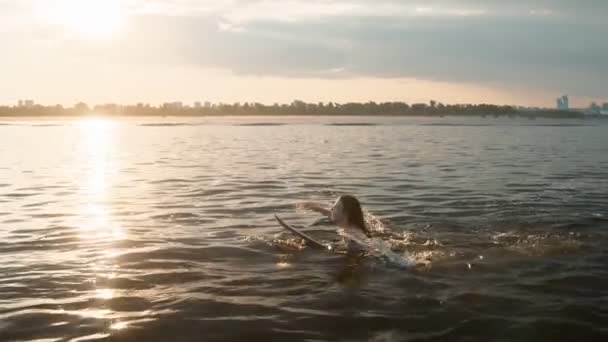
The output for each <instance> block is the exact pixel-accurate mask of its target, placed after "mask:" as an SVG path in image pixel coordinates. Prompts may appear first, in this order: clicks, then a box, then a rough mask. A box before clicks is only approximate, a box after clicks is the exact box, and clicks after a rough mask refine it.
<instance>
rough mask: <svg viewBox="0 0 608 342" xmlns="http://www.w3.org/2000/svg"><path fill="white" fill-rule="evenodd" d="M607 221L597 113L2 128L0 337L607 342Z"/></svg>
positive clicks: (607, 181)
mask: <svg viewBox="0 0 608 342" xmlns="http://www.w3.org/2000/svg"><path fill="white" fill-rule="evenodd" d="M343 193H352V194H355V195H357V196H358V197H359V198H360V200H361V202H362V203H363V206H364V208H365V209H366V211H367V212H368V215H367V216H368V220H369V221H370V226H371V227H372V228H373V230H374V235H375V236H376V238H375V241H376V243H379V244H382V245H383V246H386V247H387V251H391V253H392V254H391V258H382V257H377V256H376V255H374V254H373V253H372V255H369V256H366V257H364V256H353V255H343V254H337V253H332V252H329V251H328V252H323V251H319V250H313V249H311V248H305V247H304V246H303V245H302V244H301V241H299V240H297V239H295V238H294V236H293V235H290V234H289V233H288V232H287V231H284V230H282V229H281V228H280V226H278V224H277V223H276V222H275V221H274V218H273V214H274V213H277V214H279V215H280V216H282V217H283V218H284V219H285V220H286V221H288V222H290V223H292V224H293V225H295V226H299V227H301V228H302V230H303V231H306V232H307V233H308V234H310V235H312V236H314V237H315V238H317V239H319V240H321V241H323V242H325V243H328V244H335V245H336V246H338V245H340V244H341V243H342V241H340V237H339V235H337V234H336V229H335V227H333V226H332V225H331V224H330V223H329V222H328V221H327V220H326V219H322V218H320V217H318V215H316V214H314V213H311V212H307V211H305V210H302V209H300V208H297V206H296V204H298V203H301V202H306V201H314V202H320V203H324V204H328V205H329V204H330V203H331V202H332V201H333V200H334V199H335V198H336V197H337V196H338V195H340V194H343ZM607 215H608V125H606V124H605V123H603V122H600V121H543V120H534V121H531V120H530V121H528V120H525V121H521V120H509V119H504V120H503V119H451V118H443V119H415V118H365V117H356V118H352V117H341V118H331V117H328V118H305V117H300V118H272V117H262V118H259V117H257V118H256V117H249V118H235V117H233V118H210V119H172V118H156V119H121V120H115V121H111V120H101V119H89V120H80V121H73V120H59V119H57V120H47V121H41V120H33V119H32V120H7V119H4V120H2V121H0V340H2V341H26V340H41V341H65V340H74V341H81V340H87V341H88V340H113V341H213V340H259V341H271V340H274V341H322V340H350V341H355V340H372V341H418V340H419V341H440V340H441V341H444V340H445V341H608V247H607V246H608V231H607V229H608V217H607ZM397 259H398V260H397ZM401 261H403V262H401ZM404 265H409V266H407V267H404Z"/></svg>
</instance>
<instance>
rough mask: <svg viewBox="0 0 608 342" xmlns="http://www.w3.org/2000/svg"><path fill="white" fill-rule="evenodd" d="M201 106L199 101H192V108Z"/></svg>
mask: <svg viewBox="0 0 608 342" xmlns="http://www.w3.org/2000/svg"><path fill="white" fill-rule="evenodd" d="M201 107H202V105H201V103H200V102H199V101H196V102H194V108H196V109H200V108H201Z"/></svg>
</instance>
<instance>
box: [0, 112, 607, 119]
mask: <svg viewBox="0 0 608 342" xmlns="http://www.w3.org/2000/svg"><path fill="white" fill-rule="evenodd" d="M258 116H268V117H401V118H407V117H411V118H439V119H441V118H458V117H461V118H467V117H468V118H484V119H497V118H510V119H516V118H523V119H530V120H534V119H537V118H538V119H570V120H573V119H578V120H584V119H608V115H587V114H583V113H566V114H564V113H553V112H533V113H531V112H517V113H510V114H409V113H408V114H308V113H307V114H268V113H256V114H242V113H222V114H219V113H218V114H198V113H162V114H161V113H146V114H107V113H89V114H65V113H61V114H36V113H28V114H0V118H10V119H18V118H23V119H28V118H29V119H36V118H70V119H77V118H91V117H106V118H145V117H150V118H169V117H183V118H213V117H258Z"/></svg>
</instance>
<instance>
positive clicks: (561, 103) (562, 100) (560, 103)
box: [556, 95, 570, 110]
mask: <svg viewBox="0 0 608 342" xmlns="http://www.w3.org/2000/svg"><path fill="white" fill-rule="evenodd" d="M556 102H557V109H558V110H570V99H569V98H568V95H562V96H561V97H558V98H557V101H556Z"/></svg>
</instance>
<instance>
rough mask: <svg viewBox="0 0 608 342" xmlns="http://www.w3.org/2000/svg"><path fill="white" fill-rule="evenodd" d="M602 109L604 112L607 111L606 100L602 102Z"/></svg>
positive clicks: (607, 104)
mask: <svg viewBox="0 0 608 342" xmlns="http://www.w3.org/2000/svg"><path fill="white" fill-rule="evenodd" d="M602 110H603V111H604V112H608V102H604V104H603V105H602Z"/></svg>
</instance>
